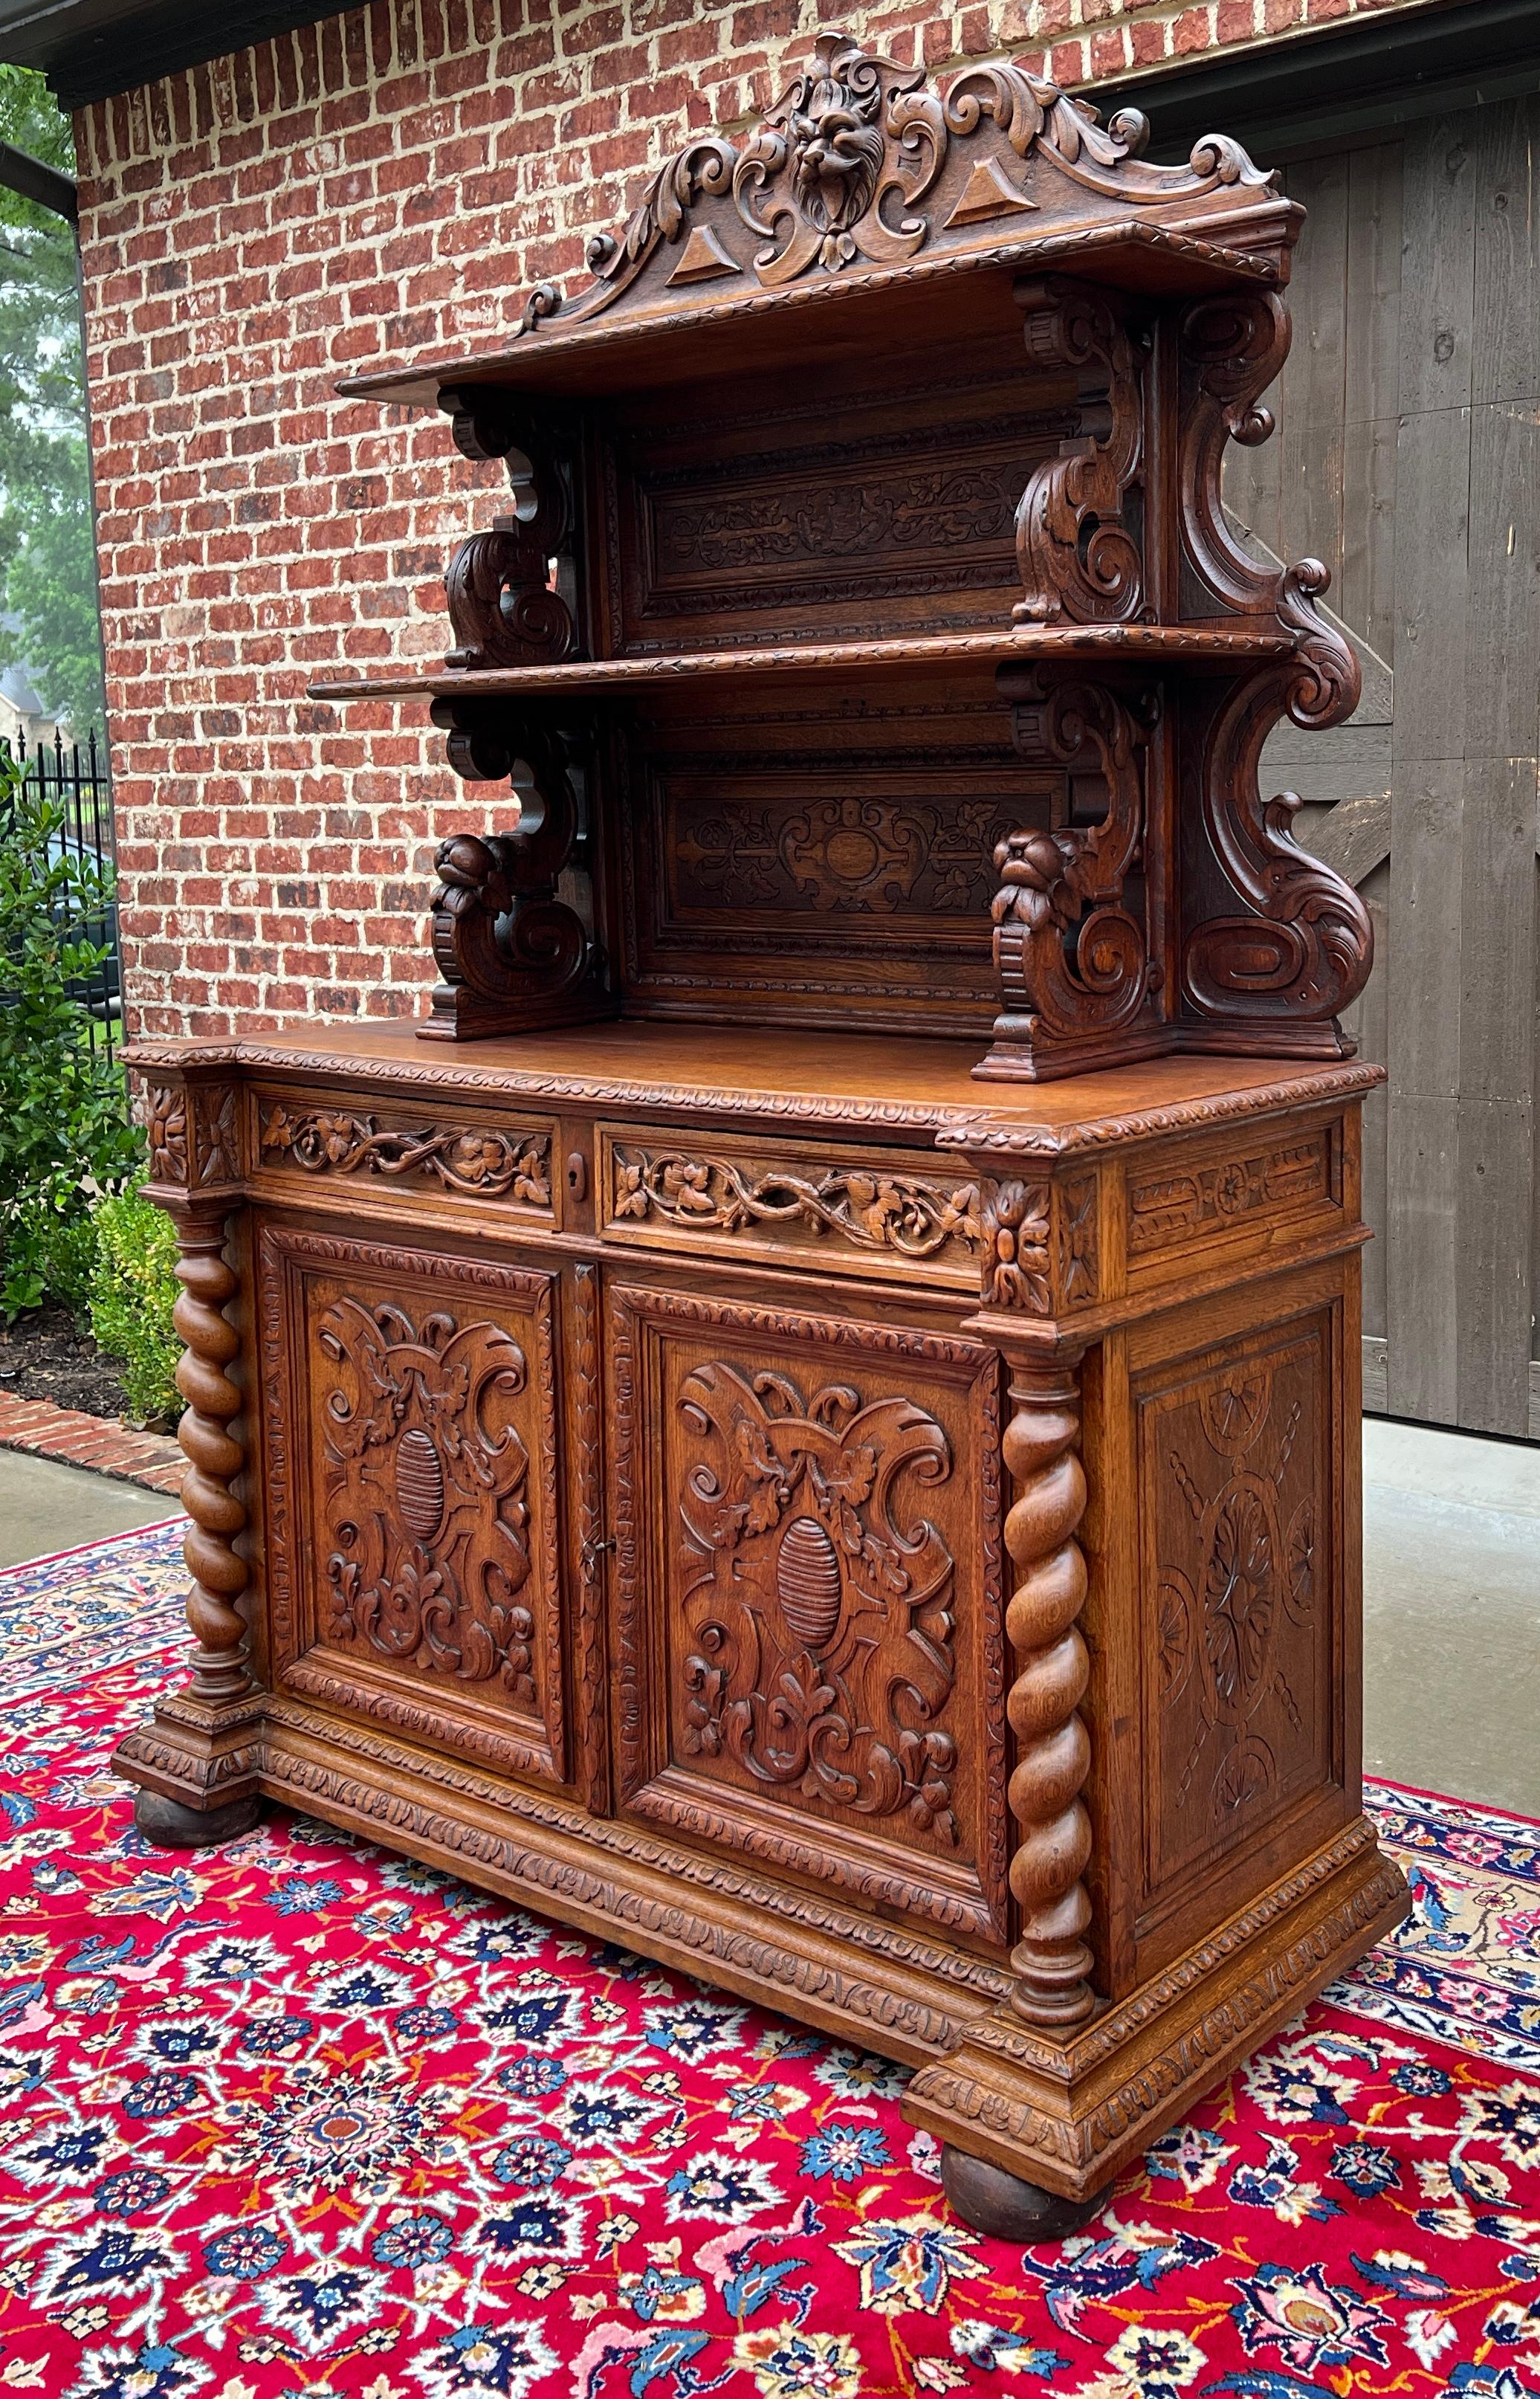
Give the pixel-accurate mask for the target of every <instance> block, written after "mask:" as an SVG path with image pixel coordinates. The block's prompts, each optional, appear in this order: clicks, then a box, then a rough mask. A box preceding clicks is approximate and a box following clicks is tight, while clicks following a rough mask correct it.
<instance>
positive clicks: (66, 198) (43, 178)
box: [0, 142, 80, 224]
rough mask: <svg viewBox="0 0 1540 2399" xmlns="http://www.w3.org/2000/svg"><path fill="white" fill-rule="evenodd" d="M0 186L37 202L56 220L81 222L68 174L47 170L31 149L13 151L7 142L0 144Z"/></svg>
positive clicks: (53, 168)
mask: <svg viewBox="0 0 1540 2399" xmlns="http://www.w3.org/2000/svg"><path fill="white" fill-rule="evenodd" d="M0 185H3V186H4V188H5V189H6V190H7V192H20V195H21V197H22V198H23V199H24V200H35V201H36V203H37V206H38V207H39V208H40V209H47V210H48V211H49V213H50V214H51V215H53V216H56V217H63V218H64V220H65V221H66V223H67V224H79V222H80V203H79V197H78V195H77V193H76V191H75V188H74V184H73V183H71V181H70V179H69V177H68V175H61V173H60V171H59V169H58V168H57V167H47V166H45V165H44V163H43V161H42V159H41V158H34V156H33V155H32V153H31V151H30V150H13V149H12V148H11V145H10V143H9V142H0Z"/></svg>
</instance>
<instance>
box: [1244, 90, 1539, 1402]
mask: <svg viewBox="0 0 1540 2399" xmlns="http://www.w3.org/2000/svg"><path fill="white" fill-rule="evenodd" d="M1537 134H1540V99H1530V100H1520V101H1508V102H1497V103H1494V104H1493V105H1492V106H1490V107H1487V108H1482V109H1479V110H1473V111H1470V112H1468V113H1466V114H1464V115H1456V116H1447V117H1439V118H1429V119H1427V120H1425V121H1424V122H1420V123H1417V124H1415V125H1412V126H1410V127H1408V128H1407V129H1405V131H1404V133H1402V134H1401V135H1399V136H1398V137H1397V138H1395V139H1392V140H1385V141H1380V142H1373V143H1368V144H1365V145H1363V146H1361V147H1358V148H1355V149H1351V150H1348V149H1344V150H1341V151H1338V152H1336V153H1334V154H1332V155H1330V156H1323V155H1318V154H1317V155H1311V156H1304V157H1301V158H1297V159H1295V160H1294V161H1292V162H1291V163H1290V165H1289V167H1288V168H1287V169H1286V174H1287V181H1288V185H1289V188H1290V191H1291V192H1292V193H1293V194H1294V195H1295V196H1296V197H1298V198H1299V199H1301V200H1303V201H1304V204H1305V206H1306V207H1307V209H1308V210H1309V212H1310V213H1309V221H1308V224H1307V225H1306V227H1305V231H1304V237H1303V239H1302V242H1301V246H1300V251H1299V257H1298V264H1297V267H1296V273H1295V281H1294V287H1293V292H1292V300H1293V305H1294V314H1295V337H1294V348H1293V354H1292V356H1291V357H1290V361H1289V364H1288V366H1287V368H1286V370H1285V373H1284V376H1283V379H1282V387H1281V394H1280V405H1279V409H1278V414H1279V419H1280V431H1279V433H1278V435H1277V437H1276V439H1275V440H1273V441H1272V442H1270V443H1269V444H1267V445H1266V446H1265V447H1264V448H1263V449H1262V450H1260V451H1253V452H1251V453H1250V454H1247V453H1236V455H1235V458H1234V463H1233V470H1232V473H1231V476H1230V479H1229V481H1227V484H1226V497H1227V499H1228V502H1229V504H1230V506H1231V507H1232V508H1233V509H1234V511H1235V512H1236V515H1237V516H1238V517H1240V518H1242V519H1243V520H1244V522H1246V523H1247V524H1248V525H1250V528H1251V529H1252V531H1253V533H1254V534H1255V535H1256V536H1257V537H1258V539H1259V540H1260V541H1262V542H1263V543H1264V544H1265V545H1266V547H1267V548H1268V549H1271V550H1273V551H1275V552H1276V553H1277V555H1279V556H1280V557H1299V556H1302V555H1314V556H1317V557H1318V558H1322V559H1324V560H1325V561H1326V562H1327V564H1328V565H1329V566H1330V567H1331V572H1332V576H1333V580H1334V589H1333V591H1332V594H1331V598H1332V601H1333V603H1334V605H1335V607H1336V608H1337V610H1338V611H1339V613H1340V614H1341V616H1342V617H1343V618H1344V621H1345V623H1346V624H1347V626H1348V627H1349V629H1350V630H1351V631H1352V632H1353V634H1354V636H1355V638H1356V639H1357V640H1358V644H1359V645H1360V649H1361V650H1362V651H1363V653H1364V656H1365V666H1366V673H1365V691H1364V700H1363V703H1362V705H1361V706H1360V708H1359V710H1358V714H1357V716H1356V717H1355V719H1354V721H1353V723H1352V724H1351V725H1345V726H1344V727H1343V728H1342V729H1341V730H1340V731H1338V732H1337V733H1334V734H1331V735H1328V736H1325V737H1321V738H1318V739H1304V738H1303V737H1300V736H1297V735H1293V734H1291V733H1290V730H1289V729H1288V728H1284V729H1282V730H1281V731H1280V732H1279V733H1278V734H1277V735H1276V736H1275V738H1274V740H1273V742H1272V743H1271V744H1270V745H1269V754H1268V760H1267V765H1268V766H1269V768H1270V770H1271V772H1272V774H1273V778H1274V781H1275V785H1276V787H1277V788H1280V789H1281V788H1287V787H1288V786H1290V784H1292V785H1294V786H1296V787H1297V788H1298V789H1299V790H1301V791H1302V792H1303V793H1304V794H1305V795H1306V798H1307V799H1308V800H1310V801H1311V802H1312V803H1314V804H1315V805H1313V806H1311V807H1310V808H1308V809H1307V811H1306V813H1305V815H1304V818H1303V819H1302V834H1303V837H1304V839H1305V840H1307V841H1308V842H1309V843H1310V844H1311V846H1312V847H1317V848H1319V849H1320V850H1322V852H1323V853H1324V854H1328V855H1330V856H1331V857H1332V859H1333V861H1334V862H1335V863H1338V864H1340V865H1344V866H1345V867H1346V868H1347V870H1348V871H1349V872H1350V873H1352V874H1353V876H1354V879H1355V880H1356V881H1357V882H1358V885H1359V888H1360V889H1361V890H1362V891H1363V894H1364V897H1365V898H1366V900H1367V901H1369V903H1370V905H1371V909H1372V911H1373V913H1374V915H1375V920H1376V933H1377V937H1378V939H1379V942H1380V952H1379V958H1378V962H1377V964H1376V967H1375V971H1374V976H1373V979H1372V981H1371V984H1370V987H1369V990H1368V992H1367V993H1366V994H1365V996H1364V998H1363V1000H1362V1001H1361V1003H1360V1004H1359V1008H1358V1025H1357V1030H1358V1034H1359V1037H1360V1039H1361V1041H1362V1043H1363V1047H1364V1050H1365V1051H1366V1053H1367V1054H1368V1055H1370V1056H1371V1057H1376V1058H1380V1059H1382V1060H1383V1061H1384V1062H1385V1064H1386V1065H1387V1066H1388V1069H1389V1076H1390V1081H1389V1087H1388V1091H1386V1092H1385V1094H1383V1095H1382V1096H1381V1097H1380V1098H1378V1099H1377V1100H1376V1101H1375V1102H1374V1103H1372V1104H1371V1108H1370V1111H1369V1118H1370V1121H1369V1125H1368V1129H1367V1140H1368V1151H1369V1155H1368V1160H1367V1173H1366V1179H1367V1213H1369V1215H1370V1217H1371V1222H1372V1223H1373V1225H1374V1227H1375V1230H1376V1232H1377V1234H1378V1235H1379V1237H1380V1238H1379V1239H1378V1240H1377V1241H1376V1242H1375V1244H1374V1247H1373V1249H1372V1250H1371V1252H1370V1254H1369V1258H1368V1261H1367V1277H1366V1291H1365V1320H1364V1321H1365V1327H1366V1335H1367V1339H1366V1357H1365V1367H1366V1376H1365V1380H1366V1394H1367V1397H1368V1402H1369V1404H1371V1405H1378V1406H1380V1407H1382V1408H1388V1409H1389V1411H1390V1412H1391V1413H1392V1414H1394V1415H1397V1416H1418V1417H1423V1418H1425V1419H1426V1420H1428V1421H1429V1422H1432V1423H1437V1424H1451V1425H1465V1426H1468V1427H1471V1428H1473V1429H1478V1430H1485V1431H1492V1432H1503V1433H1509V1434H1518V1435H1520V1436H1522V1435H1526V1434H1527V1435H1529V1436H1530V1437H1532V1438H1540V1372H1537V1371H1536V1369H1535V1367H1534V1365H1533V1358H1534V1349H1535V1343H1534V1335H1533V1294H1534V1285H1535V1279H1536V1271H1537V1266H1536V1253H1537V1249H1540V1212H1537V1208H1536V1184H1535V1172H1534V1085H1535V1059H1536V1041H1537V1013H1536V971H1535V969H1536V957H1535V950H1536V904H1537V892H1536V882H1537V877H1536V855H1535V852H1536V838H1537V833H1540V810H1537V802H1536V751H1537V748H1540V490H1537V478H1540V274H1537V267H1540V259H1537V256H1536V251H1537V246H1540V225H1537V223H1536V201H1537V198H1540V194H1537V193H1536V190H1535V172H1536V170H1535V151H1536V147H1537V144H1536V135H1537Z"/></svg>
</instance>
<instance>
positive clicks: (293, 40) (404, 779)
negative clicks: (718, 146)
mask: <svg viewBox="0 0 1540 2399" xmlns="http://www.w3.org/2000/svg"><path fill="white" fill-rule="evenodd" d="M1372 5H1374V0H1197V5H1193V0H991V5H988V6H970V7H951V8H935V7H904V6H897V7H891V6H890V7H854V8H850V9H847V10H845V11H844V14H843V16H840V17H839V18H838V21H839V22H840V23H841V24H842V25H844V27H846V28H847V29H848V30H849V31H850V32H852V33H853V34H857V35H858V36H861V37H863V38H864V39H865V40H866V41H867V43H868V44H869V46H870V47H873V48H877V49H880V50H883V51H885V52H886V53H887V54H888V55H890V56H892V57H894V58H897V59H899V60H901V61H906V62H912V61H916V60H919V59H923V61H925V64H926V65H927V66H928V67H929V69H930V71H931V72H932V74H934V75H938V76H939V77H940V78H941V79H942V80H943V81H944V79H945V78H946V76H947V75H948V74H949V73H952V72H955V71H956V70H957V69H958V68H960V67H961V66H963V65H964V64H966V63H969V62H971V61H976V60H979V59H985V58H1000V57H1008V58H1014V59H1016V60H1018V61H1020V63H1022V64H1023V65H1026V66H1028V67H1030V68H1032V69H1033V70H1035V71H1037V72H1039V73H1042V72H1047V73H1048V74H1050V75H1053V76H1054V77H1055V78H1056V79H1057V80H1058V81H1060V83H1065V84H1080V83H1085V82H1087V81H1095V80H1098V79H1100V78H1103V77H1106V76H1111V75H1117V74H1119V73H1120V72H1122V71H1123V70H1125V69H1126V68H1128V67H1129V66H1132V65H1140V66H1144V65H1148V64H1151V63H1153V62H1157V61H1160V60H1162V59H1168V58H1174V57H1177V56H1179V55H1183V56H1184V55H1187V54H1190V53H1191V52H1193V51H1195V50H1202V49H1206V48H1209V47H1216V46H1219V45H1222V44H1229V43H1234V42H1237V41H1247V40H1252V39H1255V38H1257V37H1258V36H1260V35H1264V34H1287V32H1288V31H1289V29H1290V28H1298V27H1303V26H1306V25H1308V24H1309V23H1311V22H1314V21H1316V20H1320V19H1324V18H1327V17H1340V16H1342V15H1344V14H1347V13H1356V12H1358V11H1360V10H1361V9H1363V8H1364V7H1368V6H1372ZM1388 5H1397V0H1388ZM818 21H819V16H818V11H817V7H816V5H815V0H742V4H741V5H727V6H721V5H696V0H624V5H617V6H610V7H606V6H591V5H583V6H577V7H573V6H565V7H563V6H561V5H554V6H553V5H549V0H547V5H541V0H524V5H522V6H520V0H375V5H374V6H372V7H369V8H366V9H359V10H355V11H353V12H351V13H349V14H348V15H346V16H343V17H336V18H332V19H330V20H327V21H326V22H325V23H324V24H321V25H317V26H312V27H309V28H305V29H303V30H301V31H300V32H298V33H295V34H286V35H284V36H282V37H280V38H278V39H276V40H273V41H267V42H263V43H260V44H258V45H257V46H256V47H254V48H251V49H249V50H245V51H242V52H241V53H239V54H238V55H237V56H235V57H232V58H225V59H221V60H218V61H215V62H213V63H212V64H210V65H208V66H201V67H197V68H194V69H190V70H188V71H186V72H184V73H182V74H179V75H170V76H168V77H166V78H164V79H163V80H161V81H159V82H156V83H154V84H151V85H149V86H147V87H145V88H142V89H141V90H138V91H134V92H130V93H128V94H127V95H125V96H123V97H120V98H117V99H114V100H110V101H104V102H100V103H98V104H97V105H96V106H94V107H93V108H91V109H89V110H88V111H86V112H83V113H82V115H81V116H80V118H79V119H78V120H77V124H76V140H77V146H78V152H79V159H80V169H81V185H80V236H81V250H82V256H83V260H84V271H85V284H86V298H87V320H88V363H89V373H90V385H91V402H92V415H93V429H92V440H93V450H94V461H95V474H96V488H97V503H98V509H99V524H100V542H101V584H102V607H103V614H104V620H105V630H106V642H107V668H108V698H109V709H110V718H111V724H110V730H111V738H112V752H113V768H114V778H115V791H116V797H117V807H118V828H119V853H118V854H119V864H120V872H121V905H120V915H121V923H122V930H123V939H124V949H125V986H126V990H127V993H128V1009H129V1015H130V1018H131V1020H132V1022H133V1023H134V1025H135V1027H136V1028H137V1029H139V1030H142V1031H144V1032H149V1033H178V1032H185V1031H196V1032H204V1033H221V1032H224V1031H226V1030H228V1029H229V1028H230V1025H231V1023H232V1022H233V1020H235V1019H236V1018H237V1017H238V1018H241V1019H244V1020H245V1021H247V1022H248V1023H256V1024H259V1025H266V1026H275V1025H278V1024H282V1023H296V1022H299V1021H303V1020H304V1019H306V1018H310V1017H314V1016H317V1015H322V1016H351V1015H358V1014H365V1015H373V1016H399V1015H412V1014H415V1013H417V1012H418V1011H419V1010H420V1008H421V1006H422V991H423V986H424V985H426V984H427V983H431V981H432V980H433V970H432V966H431V962H430V960H429V957H428V956H427V952H426V945H425V940H424V932H423V908H424V904H425V901H426V892H427V888H428V886H429V882H430V879H431V861H432V853H433V847H434V846H435V844H436V843H437V842H438V841H439V839H440V838H441V837H442V836H443V834H446V833H448V832H452V831H453V830H455V829H457V828H458V827H460V826H462V825H467V826H475V825H477V824H479V823H481V822H484V820H485V809H484V807H483V806H481V805H480V796H479V795H478V794H477V793H474V792H471V793H468V794H467V793H466V791H465V790H464V789H463V788H462V787H460V786H459V785H457V783H456V781H455V779H454V778H453V775H452V774H451V773H450V771H449V769H448V768H447V766H445V765H444V763H443V760H442V755H441V750H440V747H439V742H438V740H437V739H436V737H435V736H434V735H433V734H432V732H431V728H429V727H428V726H427V725H426V721H424V720H423V718H422V715H421V712H419V711H417V710H415V709H408V708H402V709H398V708H397V707H396V706H394V705H386V704H383V703H382V704H380V705H378V706H375V707H373V708H372V709H369V710H364V709H360V708H354V709H351V710H349V711H347V712H345V714H344V713H343V712H338V711H335V710H332V709H330V708H325V707H318V706H317V705H316V704H315V703H313V702H311V701H308V700H306V698H304V684H305V682H306V680H307V679H308V678H309V677H311V676H312V675H315V674H317V673H318V672H321V671H331V670H336V669H339V668H342V669H345V668H346V667H349V666H352V667H356V668H364V667H368V666H371V665H377V664H379V663H381V662H383V661H385V660H387V659H392V658H394V659H396V660H399V661H400V662H401V663H404V664H410V663H412V662H414V661H421V662H426V661H428V660H430V659H432V658H434V657H438V656H439V655H440V654H441V653H442V651H443V648H444V646H445V644H446V641H447V638H448V626H447V619H446V617H444V614H443V605H442V602H443V595H442V589H441V583H440V576H441V574H442V569H443V565H444V562H445V560H446V558H447V556H448V553H449V551H450V550H451V549H452V548H453V544H454V542H455V541H456V539H457V538H458V537H459V536H461V535H463V534H464V533H465V532H466V531H467V530H469V529H470V528H471V527H472V526H473V525H476V524H481V523H485V522H488V521H489V520H490V518H491V517H492V516H493V513H494V512H495V510H496V508H497V506H498V496H499V495H498V481H499V479H498V473H497V470H496V469H495V468H475V467H472V466H470V465H468V464H467V463H466V461H465V460H463V459H462V458H460V457H459V456H458V454H456V452H455V451H454V449H453V444H452V442H451V440H450V435H449V428H448V427H447V425H446V424H445V423H444V422H443V421H442V420H441V419H439V418H437V417H427V416H423V415H420V414H413V413H409V412H406V411H401V410H392V411H382V410H380V409H377V408H373V407H367V408H366V407H359V406H358V405H356V404H352V403H347V402H344V401H342V400H338V399H337V398H336V396H335V394H334V391H333V388H332V386H333V385H334V383H335V381H336V379H337V377H338V376H340V375H342V374H344V373H348V372H356V371H358V370H359V369H363V368H368V367H372V366H377V365H380V364H382V363H383V362H385V360H386V359H390V358H392V357H399V356H400V355H401V354H403V353H410V352H413V351H425V350H429V349H435V348H437V349H440V350H446V351H447V350H449V349H451V348H457V347H459V346H464V345H466V344H468V343H474V342H483V341H487V340H490V339H493V338H494V337H496V336H497V335H499V334H507V332H508V331H509V330H510V329H511V328H512V326H513V325H514V324H515V323H516V321H517V318H518V312H519V308H520V305H521V298H522V294H523V292H524V291H525V290H527V288H528V287H529V285H531V284H532V283H534V282H537V281H540V280H542V279H543V278H547V277H558V278H567V277H570V276H571V275H572V274H573V273H574V270H580V269H581V263H582V255H583V245H584V240H585V237H586V236H587V235H588V233H589V232H590V231H592V230H594V229H596V228H601V227H608V226H610V225H613V224H615V222H616V221H617V220H618V219H619V218H620V217H622V216H623V215H624V213H625V211H626V210H627V209H628V207H629V206H630V205H631V204H632V202H633V201H634V199H635V197H636V195H637V191H638V189H639V186H640V184H641V183H642V181H643V180H644V177H645V175H646V173H647V171H648V169H650V168H651V166H652V165H654V164H655V162H656V160H657V159H658V158H659V157H660V156H666V155H667V154H668V153H669V150H671V149H672V148H673V147H674V146H676V145H677V144H678V143H679V142H681V141H682V139H683V138H684V137H685V136H686V135H687V134H688V133H689V132H691V131H694V130H696V129H701V128H705V127H709V126H713V125H716V124H719V123H720V124H722V125H724V126H726V127H728V128H729V129H731V128H732V127H733V126H734V125H735V124H737V123H741V121H742V120H743V119H744V118H745V117H747V116H748V115H750V112H752V111H753V110H755V109H757V108H760V107H763V106H764V105H765V104H767V103H768V102H770V101H771V100H772V99H774V98H775V97H776V95H777V92H778V90H779V89H780V88H782V86H783V84H784V82H785V81H786V80H787V77H788V75H789V74H790V72H791V71H792V70H793V69H794V67H795V66H796V65H797V64H799V63H800V62H801V61H802V60H803V59H804V57H805V55H806V52H807V49H808V46H809V40H810V36H811V35H812V34H813V33H814V32H815V31H816V30H817V24H818ZM830 21H834V20H832V19H831V20H830ZM486 796H491V795H490V794H488V795H486ZM503 806H504V808H505V809H506V807H507V801H506V798H505V800H504V801H503Z"/></svg>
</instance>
